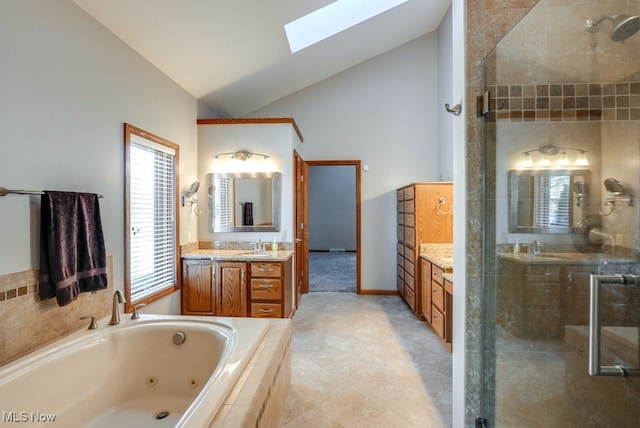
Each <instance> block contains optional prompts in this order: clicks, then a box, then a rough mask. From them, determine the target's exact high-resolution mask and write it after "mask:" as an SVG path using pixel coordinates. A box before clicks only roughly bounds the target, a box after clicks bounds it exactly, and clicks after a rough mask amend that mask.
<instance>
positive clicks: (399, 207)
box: [396, 201, 404, 213]
mask: <svg viewBox="0 0 640 428" xmlns="http://www.w3.org/2000/svg"><path fill="white" fill-rule="evenodd" d="M396 209H397V210H398V212H399V213H403V212H404V202H402V201H400V202H398V204H397V208H396Z"/></svg>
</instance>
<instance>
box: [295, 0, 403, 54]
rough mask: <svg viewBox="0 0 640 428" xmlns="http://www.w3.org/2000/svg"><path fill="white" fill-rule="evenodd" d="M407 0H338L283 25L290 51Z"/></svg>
mask: <svg viewBox="0 0 640 428" xmlns="http://www.w3.org/2000/svg"><path fill="white" fill-rule="evenodd" d="M407 1H408V0H338V1H335V2H333V3H331V4H329V5H327V6H325V7H323V8H320V9H318V10H316V11H315V12H311V13H310V14H308V15H305V16H303V17H301V18H298V19H296V20H295V21H291V22H290V23H288V24H286V25H285V26H284V31H285V32H286V33H287V39H288V40H289V47H290V48H291V53H295V52H298V51H299V50H302V49H304V48H306V47H308V46H311V45H313V44H315V43H318V42H320V41H322V40H324V39H327V38H329V37H331V36H333V35H335V34H338V33H339V32H341V31H344V30H346V29H347V28H351V27H353V26H355V25H358V24H360V23H361V22H364V21H366V20H367V19H370V18H373V17H374V16H376V15H379V14H381V13H383V12H386V11H388V10H389V9H392V8H394V7H396V6H399V5H401V4H402V3H406V2H407Z"/></svg>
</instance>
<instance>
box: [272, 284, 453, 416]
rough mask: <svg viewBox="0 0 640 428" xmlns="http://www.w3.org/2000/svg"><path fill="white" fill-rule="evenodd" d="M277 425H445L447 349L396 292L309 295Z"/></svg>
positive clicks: (297, 321)
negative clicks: (384, 294) (289, 383)
mask: <svg viewBox="0 0 640 428" xmlns="http://www.w3.org/2000/svg"><path fill="white" fill-rule="evenodd" d="M291 349H292V379H291V387H290V390H289V395H288V399H287V403H286V406H285V411H284V414H283V419H282V424H281V426H282V427H286V428H297V427H367V428H374V427H385V428H388V427H424V428H428V427H449V426H451V354H449V353H448V352H447V351H446V350H445V349H444V347H443V346H442V344H441V343H440V341H439V340H438V338H437V337H436V336H435V334H434V333H433V331H431V329H429V328H428V327H427V326H426V325H425V324H424V322H421V321H418V320H417V319H416V318H415V317H414V316H413V314H412V313H411V312H410V310H409V308H408V307H407V305H406V304H405V303H404V302H403V301H402V300H401V299H400V297H398V296H359V295H356V294H345V293H310V294H305V295H303V296H302V301H301V304H300V306H299V308H298V311H297V313H296V315H295V317H294V318H293V335H292V344H291Z"/></svg>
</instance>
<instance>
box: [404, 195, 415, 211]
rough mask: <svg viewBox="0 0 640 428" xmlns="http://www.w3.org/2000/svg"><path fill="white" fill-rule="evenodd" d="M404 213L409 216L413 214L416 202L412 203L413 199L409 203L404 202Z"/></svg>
mask: <svg viewBox="0 0 640 428" xmlns="http://www.w3.org/2000/svg"><path fill="white" fill-rule="evenodd" d="M404 212H405V213H409V214H415V212H416V201H414V200H413V199H412V200H410V201H404Z"/></svg>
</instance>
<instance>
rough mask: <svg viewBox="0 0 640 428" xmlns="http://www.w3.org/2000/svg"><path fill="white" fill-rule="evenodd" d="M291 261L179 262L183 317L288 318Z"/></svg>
mask: <svg viewBox="0 0 640 428" xmlns="http://www.w3.org/2000/svg"><path fill="white" fill-rule="evenodd" d="M291 265H292V261H291V258H289V259H288V260H286V261H264V262H262V261H261V262H255V261H251V262H245V261H231V260H210V259H182V314H183V315H217V316H228V317H247V316H248V317H260V318H288V317H289V316H290V315H291V311H292V295H293V293H292V289H291V287H292V273H291V272H292V269H291Z"/></svg>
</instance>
